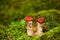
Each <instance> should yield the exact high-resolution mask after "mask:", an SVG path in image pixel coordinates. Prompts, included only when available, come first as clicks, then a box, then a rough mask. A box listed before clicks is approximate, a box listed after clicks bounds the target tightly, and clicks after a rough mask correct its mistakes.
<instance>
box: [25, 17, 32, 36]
mask: <svg viewBox="0 0 60 40" xmlns="http://www.w3.org/2000/svg"><path fill="white" fill-rule="evenodd" d="M25 20H26V23H27V34H28V35H29V36H32V35H33V30H32V21H33V18H32V17H31V16H26V17H25Z"/></svg>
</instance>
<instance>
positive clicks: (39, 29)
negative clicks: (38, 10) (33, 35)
mask: <svg viewBox="0 0 60 40" xmlns="http://www.w3.org/2000/svg"><path fill="white" fill-rule="evenodd" d="M44 23H45V19H44V18H43V17H40V18H38V19H37V34H38V35H40V34H42V33H43V30H42V29H43V25H44Z"/></svg>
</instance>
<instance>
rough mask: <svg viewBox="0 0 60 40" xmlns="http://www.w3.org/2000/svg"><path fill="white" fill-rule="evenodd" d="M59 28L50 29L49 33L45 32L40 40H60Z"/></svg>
mask: <svg viewBox="0 0 60 40" xmlns="http://www.w3.org/2000/svg"><path fill="white" fill-rule="evenodd" d="M59 37H60V26H58V27H56V28H54V29H51V30H50V31H48V32H46V33H45V34H44V35H43V36H42V37H41V40H60V38H59Z"/></svg>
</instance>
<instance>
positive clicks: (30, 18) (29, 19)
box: [25, 16, 33, 21]
mask: <svg viewBox="0 0 60 40" xmlns="http://www.w3.org/2000/svg"><path fill="white" fill-rule="evenodd" d="M25 20H26V21H32V20H33V18H32V17H31V16H26V17H25Z"/></svg>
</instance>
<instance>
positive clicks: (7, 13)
mask: <svg viewBox="0 0 60 40" xmlns="http://www.w3.org/2000/svg"><path fill="white" fill-rule="evenodd" d="M28 15H29V16H33V18H34V22H35V20H36V18H38V17H41V16H43V17H44V18H45V19H46V23H45V25H44V27H48V30H49V31H48V32H46V33H45V34H44V35H43V36H41V37H40V36H39V37H29V36H28V35H27V34H26V22H25V20H24V18H25V16H28ZM59 28H60V0H0V40H60V29H59Z"/></svg>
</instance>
